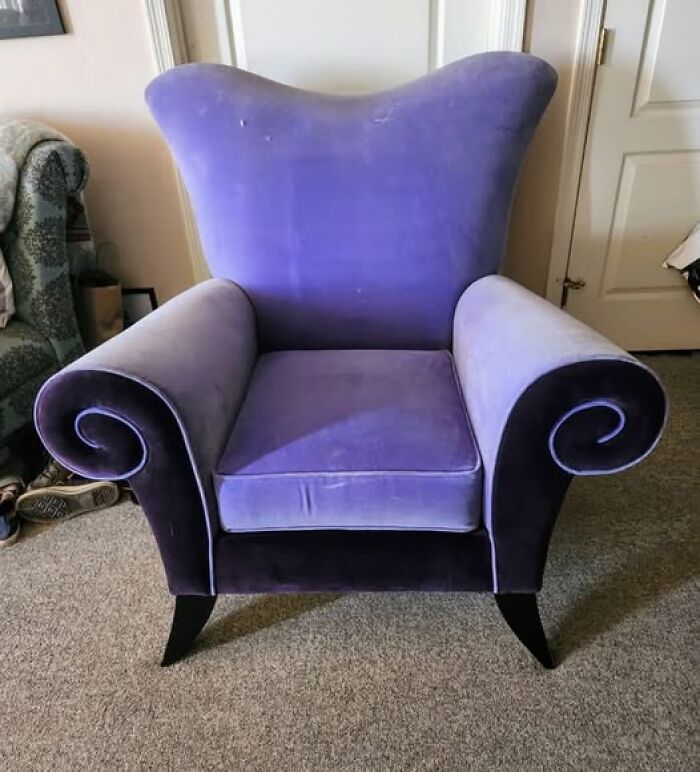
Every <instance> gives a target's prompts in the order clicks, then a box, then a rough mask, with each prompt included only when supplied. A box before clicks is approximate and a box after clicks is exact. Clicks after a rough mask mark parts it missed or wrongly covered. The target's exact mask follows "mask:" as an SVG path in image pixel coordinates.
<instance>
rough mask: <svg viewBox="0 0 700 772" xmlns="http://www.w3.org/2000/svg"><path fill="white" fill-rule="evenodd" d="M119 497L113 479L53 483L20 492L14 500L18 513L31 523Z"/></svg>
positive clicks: (93, 508) (99, 505)
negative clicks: (78, 482) (82, 482)
mask: <svg viewBox="0 0 700 772" xmlns="http://www.w3.org/2000/svg"><path fill="white" fill-rule="evenodd" d="M118 498H119V488H118V487H117V486H116V485H115V484H114V483H113V482H89V483H85V484H84V485H52V486H49V487H47V488H40V489H38V490H31V491H27V492H26V493H24V494H22V495H21V496H20V497H19V499H18V500H17V514H18V515H21V516H22V517H23V518H24V519H25V520H29V521H30V522H32V523H55V522H57V521H59V520H70V519H71V518H72V517H76V515H82V514H83V513H84V512H92V511H96V510H98V509H106V508H107V507H111V506H112V504H116V503H117V499H118Z"/></svg>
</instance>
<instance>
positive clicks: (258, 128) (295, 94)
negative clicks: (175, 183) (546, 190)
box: [147, 53, 556, 350]
mask: <svg viewBox="0 0 700 772" xmlns="http://www.w3.org/2000/svg"><path fill="white" fill-rule="evenodd" d="M555 82H556V75H555V73H554V70H552V68H551V67H550V66H549V65H548V64H546V63H545V62H543V61H541V60H539V59H536V58H535V57H532V56H527V55H524V54H512V53H498V54H482V55H479V56H473V57H470V58H467V59H463V60H461V61H458V62H455V63H453V64H450V65H448V66H447V67H443V68H442V69H440V70H437V71H436V72H434V73H432V74H431V75H429V76H427V77H425V78H421V79H420V80H417V81H414V82H412V83H409V84H407V85H406V86H402V87H400V88H397V89H394V90H393V91H388V92H383V93H380V94H368V95H364V96H345V97H337V96H324V95H320V94H313V93H309V92H306V91H299V90H296V89H292V88H288V87H287V86H282V85H280V84H278V83H273V82H271V81H269V80H265V79H263V78H260V77H257V76H255V75H253V74H251V73H248V72H244V71H242V70H236V69H234V68H231V67H224V66H219V65H211V64H193V65H187V66H185V67H178V68H176V69H174V70H170V71H169V72H166V73H164V74H163V75H161V76H160V77H158V78H156V79H155V80H154V81H153V83H152V84H151V85H150V86H149V88H148V92H147V100H148V103H149V106H150V108H151V110H152V112H153V114H154V116H155V118H156V120H157V121H158V123H159V125H160V127H161V129H162V131H163V133H164V134H165V136H166V138H167V140H168V142H169V143H170V146H171V147H172V150H173V152H174V154H175V156H176V158H177V159H178V163H179V165H180V169H181V170H182V173H183V175H184V178H185V181H186V182H187V187H188V190H189V192H190V196H191V198H192V201H193V204H194V207H195V210H196V214H197V222H198V225H199V231H200V233H201V236H202V241H203V244H204V247H205V251H206V254H207V260H208V262H209V266H210V268H211V271H212V273H213V274H214V275H215V276H225V277H228V278H230V279H233V281H235V282H236V283H238V284H240V286H241V287H243V288H244V289H245V291H246V292H247V293H248V295H249V297H250V299H251V302H252V303H253V306H254V307H255V312H256V318H257V320H258V334H259V340H260V346H261V349H264V350H270V349H299V348H311V349H314V348H328V349H334V348H375V349H382V348H408V349H416V348H427V349H431V348H432V349H436V348H449V346H450V341H451V333H452V315H453V313H454V309H455V306H456V304H457V300H458V299H459V296H460V295H461V293H462V291H463V290H464V289H465V288H466V287H467V286H468V285H469V284H471V282H473V281H474V280H475V279H477V278H479V277H480V276H485V275H486V274H490V273H494V272H495V271H497V270H498V265H499V262H500V259H501V253H502V251H503V244H504V240H505V234H506V221H507V217H508V213H509V210H510V204H511V198H512V195H513V188H514V185H515V179H516V176H517V174H518V170H519V168H520V164H521V161H522V159H523V156H524V154H525V150H526V148H527V145H528V143H529V141H530V137H531V136H532V133H533V132H534V130H535V127H536V126H537V123H538V121H539V119H540V116H541V114H542V111H543V110H544V108H545V106H546V105H547V102H549V99H550V97H551V95H552V92H553V91H554V86H555ZM271 223H275V226H274V227H271ZM233 244H235V249H232V248H231V246H232V245H233Z"/></svg>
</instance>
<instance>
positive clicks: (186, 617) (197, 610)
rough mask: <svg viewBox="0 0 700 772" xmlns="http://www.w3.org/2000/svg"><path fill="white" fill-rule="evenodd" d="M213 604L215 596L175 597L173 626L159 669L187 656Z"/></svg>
mask: <svg viewBox="0 0 700 772" xmlns="http://www.w3.org/2000/svg"><path fill="white" fill-rule="evenodd" d="M215 603H216V595H178V596H176V598H175V613H174V614H173V625H172V627H171V628H170V637H169V638H168V643H167V644H166V646H165V653H164V654H163V661H162V662H161V663H160V665H161V667H168V666H170V665H172V664H174V663H175V662H177V661H178V660H179V659H182V657H184V656H185V655H186V654H187V652H188V651H189V650H190V648H191V647H192V644H193V643H194V639H195V638H196V637H197V636H198V635H199V632H200V631H201V629H202V628H203V627H204V625H205V624H206V623H207V619H209V616H210V615H211V612H212V609H213V608H214V604H215Z"/></svg>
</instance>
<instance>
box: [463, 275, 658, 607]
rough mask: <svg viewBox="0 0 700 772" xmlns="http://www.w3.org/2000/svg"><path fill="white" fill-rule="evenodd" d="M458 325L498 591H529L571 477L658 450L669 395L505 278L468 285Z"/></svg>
mask: <svg viewBox="0 0 700 772" xmlns="http://www.w3.org/2000/svg"><path fill="white" fill-rule="evenodd" d="M454 325H455V329H454V356H455V361H456V363H457V370H458V372H459V377H460V381H461V384H462V388H463V390H464V395H465V399H466V403H467V410H468V412H469V416H470V419H471V421H472V425H473V427H474V432H475V434H476V437H477V442H478V445H479V449H480V451H481V457H482V463H483V470H484V524H485V526H486V528H487V530H488V531H489V533H490V536H491V543H492V549H493V583H494V588H496V589H497V590H500V591H502V592H513V591H517V590H520V591H526V590H527V591H532V589H533V588H534V589H537V588H539V584H540V582H541V578H542V572H543V569H544V561H545V558H546V548H547V544H548V542H549V535H550V533H551V530H552V527H553V525H554V519H555V517H556V514H557V513H558V511H559V506H560V504H561V502H562V499H563V496H564V493H565V492H566V488H567V485H568V483H569V480H570V477H571V475H572V474H578V475H590V474H609V473H612V472H617V471H620V470H622V469H624V468H626V467H627V466H630V465H631V464H634V463H637V462H638V461H640V460H641V459H642V458H644V456H646V455H647V454H648V453H649V452H651V450H652V449H653V448H654V447H655V445H656V442H657V441H658V438H659V437H660V434H661V431H662V429H663V426H664V423H665V418H666V398H665V395H664V391H663V388H662V386H661V385H660V383H659V382H658V380H657V378H656V376H655V375H654V374H653V373H652V372H651V371H649V370H648V369H647V368H646V367H645V366H644V365H642V363H641V362H639V361H638V360H637V359H635V358H634V357H632V356H631V355H629V354H628V353H626V352H625V351H623V350H622V349H620V348H619V347H618V346H615V345H614V344H613V343H611V342H610V341H609V340H607V339H606V338H603V337H602V336H601V335H599V334H598V333H597V332H595V331H594V330H592V329H591V328H590V327H587V326H586V325H584V324H582V323H581V322H579V321H577V320H575V319H573V318H572V317H570V316H569V315H568V314H566V313H564V312H563V311H561V310H560V309H558V308H556V307H555V306H553V305H552V304H551V303H548V302H547V301H545V300H543V299H542V298H538V297H537V296H535V295H533V294H532V293H531V292H529V291H528V290H526V289H524V288H523V287H520V286H518V285H517V284H515V283H514V282H512V281H510V280H509V279H506V278H504V277H502V276H488V277H485V278H483V279H481V280H480V281H477V282H475V283H474V284H472V285H471V286H470V287H469V288H468V289H467V290H466V291H465V293H464V294H463V296H462V298H461V299H460V301H459V305H458V307H457V312H456V314H455V322H454ZM515 491H517V493H514V492H515Z"/></svg>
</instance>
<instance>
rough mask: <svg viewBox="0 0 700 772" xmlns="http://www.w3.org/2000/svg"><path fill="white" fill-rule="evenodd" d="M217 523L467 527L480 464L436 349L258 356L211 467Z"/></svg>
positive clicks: (476, 503)
mask: <svg viewBox="0 0 700 772" xmlns="http://www.w3.org/2000/svg"><path fill="white" fill-rule="evenodd" d="M214 477H215V481H216V482H215V485H216V489H217V495H218V501H219V512H220V517H221V522H222V525H223V528H224V529H225V530H227V531H265V530H295V529H306V530H309V529H319V528H322V529H334V528H340V529H343V528H350V529H360V530H362V529H364V530H373V529H394V530H429V531H430V530H432V531H469V530H473V529H474V528H476V527H477V526H478V525H479V522H480V520H481V487H482V481H481V467H480V463H479V453H478V451H477V449H476V443H475V441H474V435H473V434H472V431H471V428H470V426H469V421H468V419H467V415H466V412H465V409H464V402H463V399H462V395H461V391H460V388H459V385H458V383H457V379H456V376H455V372H454V365H453V362H452V356H451V355H450V354H449V352H447V351H365V350H360V351H357V350H356V351H280V352H274V353H271V354H266V355H264V356H262V357H261V358H260V359H259V360H258V363H257V365H256V367H255V371H254V372H253V375H252V377H251V381H250V385H249V387H248V392H247V395H246V398H245V400H244V402H243V405H242V406H241V410H240V412H239V415H238V420H237V421H236V424H235V426H234V429H233V432H232V433H231V438H230V440H229V442H228V445H227V447H226V450H225V451H224V453H223V455H222V457H221V460H220V461H219V464H218V466H217V472H216V473H215V476H214Z"/></svg>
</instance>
